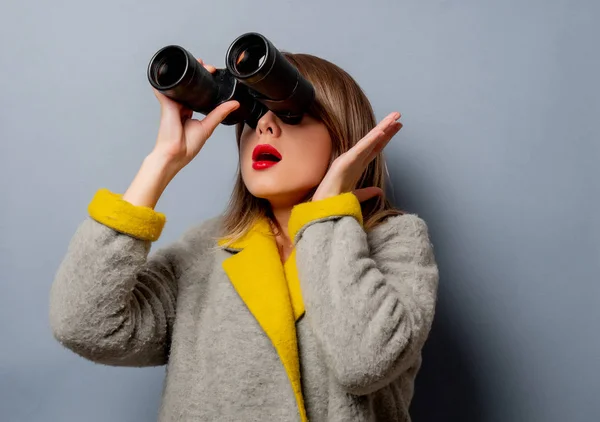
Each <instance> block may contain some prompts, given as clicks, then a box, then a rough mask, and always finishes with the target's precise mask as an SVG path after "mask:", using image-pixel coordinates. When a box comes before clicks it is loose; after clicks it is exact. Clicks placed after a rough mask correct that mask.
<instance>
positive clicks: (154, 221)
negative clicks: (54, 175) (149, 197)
mask: <svg viewBox="0 0 600 422" xmlns="http://www.w3.org/2000/svg"><path fill="white" fill-rule="evenodd" d="M88 213H89V214H90V217H92V218H93V219H94V220H96V221H98V222H99V223H102V224H104V225H105V226H108V227H110V228H112V229H114V230H116V231H118V232H121V233H124V234H127V235H129V236H132V237H135V238H138V239H141V240H150V241H155V240H157V239H158V238H159V237H160V234H161V232H162V229H163V227H164V226H165V222H166V221H167V219H166V217H165V215H164V214H162V213H160V212H156V211H154V210H153V209H152V208H150V207H144V206H138V205H133V204H131V203H129V202H127V201H125V200H123V199H122V195H120V194H116V193H113V192H111V191H109V190H108V189H100V190H98V191H97V192H96V194H95V195H94V198H93V199H92V201H91V202H90V204H89V205H88Z"/></svg>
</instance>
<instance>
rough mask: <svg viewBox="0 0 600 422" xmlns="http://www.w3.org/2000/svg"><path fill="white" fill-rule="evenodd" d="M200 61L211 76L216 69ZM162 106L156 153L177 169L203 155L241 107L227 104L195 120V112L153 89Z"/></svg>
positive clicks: (236, 104) (230, 103) (236, 103)
mask: <svg viewBox="0 0 600 422" xmlns="http://www.w3.org/2000/svg"><path fill="white" fill-rule="evenodd" d="M198 62H199V63H200V64H201V65H203V66H204V68H205V69H206V70H208V71H209V72H210V73H214V72H215V71H216V69H215V67H214V66H211V65H209V64H204V62H203V61H202V60H201V59H198ZM152 89H153V91H154V95H155V96H156V98H157V99H158V102H159V103H160V108H161V113H160V125H159V129H158V137H157V139H156V146H155V148H154V151H153V153H155V154H158V155H160V156H161V157H163V158H164V159H166V160H167V161H168V162H169V163H170V164H171V165H172V166H174V167H176V168H177V169H181V168H183V167H185V166H186V165H187V164H188V163H189V162H190V161H192V160H193V159H194V157H195V156H196V155H197V154H198V152H200V149H202V147H203V146H204V143H205V142H206V140H207V139H208V138H209V137H210V136H211V135H212V133H213V131H214V130H215V128H216V127H217V126H218V125H219V124H220V123H221V122H222V121H223V120H224V119H225V118H226V117H227V116H228V115H229V114H230V113H231V112H232V111H234V110H236V109H237V108H238V107H239V103H238V102H237V101H227V102H225V103H223V104H221V105H219V106H218V107H216V108H215V109H214V110H213V111H211V112H210V113H209V114H208V115H207V116H205V117H204V118H203V119H201V120H198V119H192V114H193V111H192V110H191V109H189V108H187V107H185V106H183V105H181V104H179V103H177V102H175V101H173V100H172V99H170V98H168V97H167V96H165V95H163V94H161V93H160V92H159V91H157V90H156V89H154V88H152Z"/></svg>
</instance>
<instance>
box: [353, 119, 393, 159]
mask: <svg viewBox="0 0 600 422" xmlns="http://www.w3.org/2000/svg"><path fill="white" fill-rule="evenodd" d="M400 116H401V115H400V113H398V112H396V111H395V112H393V113H390V114H388V115H387V116H386V117H385V118H384V119H383V120H382V121H381V122H379V124H378V125H377V126H375V127H374V128H373V129H371V131H370V132H369V133H367V135H366V136H365V137H364V138H362V139H361V140H360V141H358V142H357V143H356V145H354V146H353V147H352V148H351V149H350V151H352V153H353V155H354V157H355V159H359V158H366V157H367V156H368V155H369V154H370V153H371V151H372V150H373V148H375V146H376V145H377V144H378V143H379V141H380V140H381V139H383V137H384V136H385V131H386V130H387V129H389V127H390V126H391V125H393V124H394V123H395V121H396V120H398V119H399V118H400Z"/></svg>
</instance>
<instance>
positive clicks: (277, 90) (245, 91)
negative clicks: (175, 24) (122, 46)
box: [148, 32, 315, 128]
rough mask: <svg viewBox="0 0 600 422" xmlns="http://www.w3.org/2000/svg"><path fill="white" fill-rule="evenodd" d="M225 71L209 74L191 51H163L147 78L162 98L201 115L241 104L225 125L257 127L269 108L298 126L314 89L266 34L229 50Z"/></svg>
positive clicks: (238, 42)
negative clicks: (225, 105)
mask: <svg viewBox="0 0 600 422" xmlns="http://www.w3.org/2000/svg"><path fill="white" fill-rule="evenodd" d="M225 65H226V68H225V69H217V70H216V72H214V73H210V72H209V71H208V70H206V69H205V68H204V66H202V65H201V64H200V63H199V62H198V61H197V60H196V58H195V57H194V56H193V55H192V54H191V53H190V52H189V51H187V50H186V49H184V48H182V47H180V46H178V45H169V46H166V47H163V48H161V49H160V50H158V52H156V53H155V54H154V56H153V57H152V59H151V60H150V64H149V65H148V80H149V81H150V84H151V85H152V86H153V87H154V88H155V89H157V90H158V91H159V92H161V93H162V94H164V95H166V96H167V97H169V98H171V99H172V100H174V101H176V102H178V103H180V104H183V105H185V106H186V107H188V108H190V109H192V110H193V111H196V112H198V113H201V114H204V115H206V114H208V113H210V112H211V111H212V110H213V109H214V108H215V107H217V106H218V105H219V104H222V103H224V102H226V101H230V100H236V101H238V102H239V103H240V107H239V108H238V109H237V110H235V111H234V112H232V113H231V114H229V116H227V118H226V119H225V120H224V121H223V124H225V125H233V124H236V123H239V122H245V123H247V124H248V125H249V126H250V127H252V128H255V127H256V124H257V122H258V120H259V119H260V118H261V117H262V116H263V115H264V114H265V113H267V112H268V111H269V110H271V111H272V112H273V113H274V114H275V115H277V117H279V118H280V119H281V120H282V121H284V122H285V123H287V124H298V123H300V121H301V120H302V116H303V115H304V113H305V112H306V111H307V110H308V108H309V107H310V105H311V104H312V102H313V100H314V97H315V91H314V88H313V86H312V85H311V84H310V82H308V81H307V80H306V79H305V78H304V77H302V75H301V74H300V72H299V71H298V70H297V69H296V67H295V66H293V65H292V64H291V63H290V62H289V61H288V60H287V59H286V58H285V57H284V56H283V54H281V52H280V51H279V50H277V49H276V48H275V46H274V45H273V44H272V43H271V42H270V41H269V40H268V39H267V38H265V37H264V36H262V35H261V34H258V33H256V32H249V33H246V34H243V35H241V36H239V37H238V38H236V39H235V40H234V41H233V43H232V44H231V45H230V46H229V49H228V50H227V55H226V57H225Z"/></svg>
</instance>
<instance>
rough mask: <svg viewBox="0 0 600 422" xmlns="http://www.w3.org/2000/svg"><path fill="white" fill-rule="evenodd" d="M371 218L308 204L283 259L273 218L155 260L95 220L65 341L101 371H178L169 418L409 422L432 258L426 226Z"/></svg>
mask: <svg viewBox="0 0 600 422" xmlns="http://www.w3.org/2000/svg"><path fill="white" fill-rule="evenodd" d="M350 195H351V194H350ZM342 198H344V199H343V200H342ZM340 201H341V202H340ZM344 201H345V202H344ZM342 202H343V203H344V204H350V205H348V206H349V207H350V208H353V211H347V210H346V211H344V208H347V207H348V206H347V205H342V206H339V205H340V204H341V203H342ZM357 209H358V210H360V205H359V204H358V202H357V201H356V199H355V197H354V196H353V195H352V196H350V197H349V196H348V195H345V196H343V197H340V198H334V199H331V200H329V201H328V200H325V201H324V202H321V203H320V204H319V203H312V204H303V205H300V206H299V207H298V208H297V209H296V208H295V209H294V211H293V212H292V218H291V219H290V233H291V234H292V235H293V239H294V242H295V250H294V252H293V254H292V257H290V259H289V260H288V262H286V264H285V265H282V264H281V262H280V261H279V256H278V252H277V247H276V245H275V242H274V239H273V237H272V234H271V233H270V232H269V229H268V225H266V224H257V226H256V227H255V228H254V229H253V230H252V231H251V232H250V233H249V235H248V236H246V237H245V238H244V239H242V240H241V241H240V242H237V243H235V244H232V245H228V246H219V244H221V245H222V243H219V241H218V239H219V235H220V224H219V222H220V220H219V219H218V218H215V219H211V220H208V221H207V222H205V223H203V224H201V225H198V226H196V227H193V228H191V229H189V230H188V231H187V232H186V233H184V235H183V236H182V237H181V239H179V240H178V241H177V242H174V243H173V244H171V245H168V246H166V247H163V248H161V249H159V250H157V251H156V252H154V253H152V254H149V252H150V246H151V243H150V242H151V241H150V240H147V239H142V238H139V237H136V236H132V235H131V233H129V234H128V233H127V232H126V230H117V229H116V228H115V227H109V225H107V224H108V223H106V221H105V222H104V223H101V222H99V221H97V220H95V219H93V218H87V219H86V220H85V221H84V222H83V223H82V224H81V225H80V226H79V228H78V230H77V232H76V233H75V235H74V237H73V239H72V240H71V243H70V245H69V249H68V251H67V254H66V257H65V258H64V260H63V262H62V264H61V266H60V268H59V270H58V273H57V275H56V278H55V280H54V283H53V285H52V288H51V295H50V322H51V327H52V330H53V333H54V336H55V337H56V339H57V340H58V341H60V343H61V344H63V345H64V346H65V347H67V348H69V349H71V350H72V351H74V352H75V353H77V354H79V355H81V356H83V357H85V358H87V359H89V360H91V361H94V362H97V363H101V364H107V365H115V366H137V367H142V366H155V365H165V364H166V365H167V376H166V379H165V383H164V390H163V398H162V402H161V406H160V412H159V421H161V422H171V421H261V422H266V421H277V422H287V421H302V420H307V419H308V420H310V421H315V422H318V421H340V422H341V421H409V420H410V417H409V415H408V407H409V404H410V401H411V399H412V394H413V383H414V379H415V376H416V374H417V372H418V369H419V367H420V364H421V348H422V346H423V344H424V342H425V340H426V338H427V336H428V334H429V330H430V326H431V323H432V320H433V316H434V308H435V302H436V293H437V283H438V270H437V266H436V263H435V259H434V255H433V249H432V246H431V244H430V241H429V236H428V232H427V227H426V225H425V223H424V222H423V220H422V219H420V218H419V217H417V216H415V215H401V216H394V217H389V218H388V219H387V220H386V221H385V222H384V223H383V224H381V225H379V226H377V227H376V228H374V229H372V230H370V231H369V232H368V233H367V232H365V230H364V229H363V227H362V224H361V223H362V221H361V217H360V215H358V216H357V215H356V214H357V213H356V210H357ZM358 214H360V211H359V212H358ZM115 382H116V381H115Z"/></svg>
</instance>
